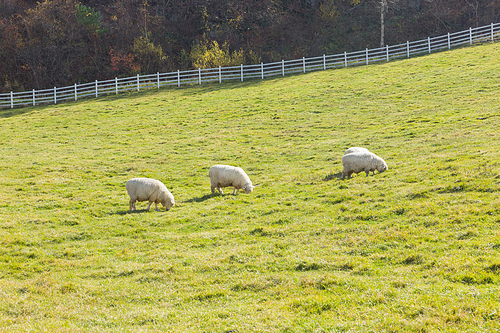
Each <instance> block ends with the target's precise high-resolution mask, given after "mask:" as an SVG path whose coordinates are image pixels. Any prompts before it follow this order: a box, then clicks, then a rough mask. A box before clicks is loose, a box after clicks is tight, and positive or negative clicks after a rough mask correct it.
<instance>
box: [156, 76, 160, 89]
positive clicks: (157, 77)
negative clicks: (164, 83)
mask: <svg viewBox="0 0 500 333" xmlns="http://www.w3.org/2000/svg"><path fill="white" fill-rule="evenodd" d="M156 82H157V83H158V89H160V72H156Z"/></svg>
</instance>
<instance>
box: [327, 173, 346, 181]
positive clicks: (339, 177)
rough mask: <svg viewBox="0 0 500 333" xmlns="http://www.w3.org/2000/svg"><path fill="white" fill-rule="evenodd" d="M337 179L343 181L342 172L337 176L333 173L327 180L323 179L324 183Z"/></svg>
mask: <svg viewBox="0 0 500 333" xmlns="http://www.w3.org/2000/svg"><path fill="white" fill-rule="evenodd" d="M335 178H337V179H340V180H343V178H342V172H337V173H335V174H334V173H331V174H329V175H327V176H326V177H325V178H323V181H325V182H327V181H330V180H332V179H335Z"/></svg>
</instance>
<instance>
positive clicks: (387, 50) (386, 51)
mask: <svg viewBox="0 0 500 333" xmlns="http://www.w3.org/2000/svg"><path fill="white" fill-rule="evenodd" d="M385 53H386V54H387V61H389V45H386V46H385Z"/></svg>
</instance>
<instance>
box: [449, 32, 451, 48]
mask: <svg viewBox="0 0 500 333" xmlns="http://www.w3.org/2000/svg"><path fill="white" fill-rule="evenodd" d="M449 49H451V41H450V33H449V32H448V50H449Z"/></svg>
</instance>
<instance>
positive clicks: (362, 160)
mask: <svg viewBox="0 0 500 333" xmlns="http://www.w3.org/2000/svg"><path fill="white" fill-rule="evenodd" d="M342 166H343V167H344V170H342V178H345V176H348V177H351V175H352V174H353V173H359V172H362V171H364V172H366V176H367V177H368V174H369V173H370V171H372V172H373V174H375V170H377V171H378V172H379V173H381V172H384V171H385V170H387V163H385V161H384V160H383V159H382V158H380V157H378V156H377V155H375V154H374V153H370V152H354V153H351V154H347V155H344V156H343V157H342Z"/></svg>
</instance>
